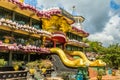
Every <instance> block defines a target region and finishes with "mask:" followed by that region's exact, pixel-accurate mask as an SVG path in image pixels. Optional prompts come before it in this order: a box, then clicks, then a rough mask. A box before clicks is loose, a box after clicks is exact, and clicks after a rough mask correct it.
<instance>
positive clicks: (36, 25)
mask: <svg viewBox="0 0 120 80" xmlns="http://www.w3.org/2000/svg"><path fill="white" fill-rule="evenodd" d="M32 26H33V27H34V28H36V29H42V21H38V20H35V19H32Z"/></svg>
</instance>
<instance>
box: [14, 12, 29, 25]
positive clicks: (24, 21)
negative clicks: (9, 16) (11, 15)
mask: <svg viewBox="0 0 120 80" xmlns="http://www.w3.org/2000/svg"><path fill="white" fill-rule="evenodd" d="M15 21H16V22H18V23H19V24H22V25H24V24H26V25H29V24H30V18H29V17H27V16H24V15H21V14H18V13H16V14H15Z"/></svg>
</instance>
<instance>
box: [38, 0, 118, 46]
mask: <svg viewBox="0 0 120 80" xmlns="http://www.w3.org/2000/svg"><path fill="white" fill-rule="evenodd" d="M113 1H115V2H116V3H117V5H120V0H113ZM37 3H38V4H37V7H40V6H41V5H42V6H43V7H44V8H46V9H47V8H50V7H60V6H61V7H63V8H64V9H65V10H66V11H68V12H69V13H72V10H73V8H72V7H73V6H75V7H76V12H77V14H79V15H80V16H83V17H85V21H84V22H83V24H82V25H83V28H84V30H85V31H87V32H89V33H90V36H89V37H88V39H90V40H94V41H99V42H102V43H103V45H109V44H112V43H120V17H119V16H120V9H117V8H116V10H113V9H112V8H111V7H110V0H37ZM113 7H114V5H113Z"/></svg>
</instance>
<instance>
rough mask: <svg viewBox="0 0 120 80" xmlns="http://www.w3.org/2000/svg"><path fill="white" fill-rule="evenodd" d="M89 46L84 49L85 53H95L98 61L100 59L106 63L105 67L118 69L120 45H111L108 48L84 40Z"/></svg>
mask: <svg viewBox="0 0 120 80" xmlns="http://www.w3.org/2000/svg"><path fill="white" fill-rule="evenodd" d="M86 42H87V43H88V44H89V48H86V49H85V51H86V52H95V53H96V54H98V55H99V56H98V57H97V58H98V59H102V60H103V61H105V62H106V64H107V66H109V67H112V68H118V67H120V45H119V44H112V45H109V46H108V47H104V46H102V43H100V42H97V41H89V40H86Z"/></svg>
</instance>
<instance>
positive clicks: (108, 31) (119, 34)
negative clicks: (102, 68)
mask: <svg viewBox="0 0 120 80" xmlns="http://www.w3.org/2000/svg"><path fill="white" fill-rule="evenodd" d="M88 39H90V40H94V41H99V42H102V43H103V45H105V46H106V45H109V44H113V43H120V17H119V15H118V14H115V15H113V16H111V18H110V20H109V21H108V22H107V23H106V25H105V27H104V29H103V31H102V32H99V33H95V34H91V35H90V36H89V37H88Z"/></svg>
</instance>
